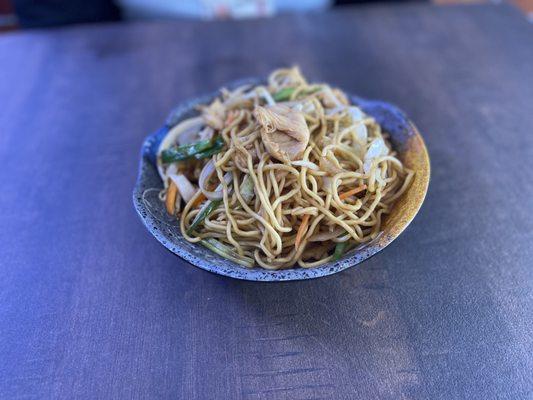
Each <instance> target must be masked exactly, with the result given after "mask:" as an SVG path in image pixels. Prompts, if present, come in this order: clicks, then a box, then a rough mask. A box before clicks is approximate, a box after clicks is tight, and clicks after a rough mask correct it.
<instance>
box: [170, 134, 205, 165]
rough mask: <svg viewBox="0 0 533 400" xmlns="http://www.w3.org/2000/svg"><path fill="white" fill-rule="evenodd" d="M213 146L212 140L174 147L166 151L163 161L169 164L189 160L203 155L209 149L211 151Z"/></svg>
mask: <svg viewBox="0 0 533 400" xmlns="http://www.w3.org/2000/svg"><path fill="white" fill-rule="evenodd" d="M212 146H213V143H212V142H211V140H202V141H200V142H197V143H193V144H187V145H184V146H174V147H171V148H170V149H165V150H163V152H162V153H161V161H163V163H165V164H168V163H172V162H176V161H183V160H187V159H188V158H191V157H193V156H195V155H196V154H198V153H201V152H203V151H205V150H207V149H210V148H211V147H212Z"/></svg>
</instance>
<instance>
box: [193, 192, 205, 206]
mask: <svg viewBox="0 0 533 400" xmlns="http://www.w3.org/2000/svg"><path fill="white" fill-rule="evenodd" d="M205 199H206V197H205V194H203V193H200V194H199V195H198V197H197V198H196V199H195V200H194V203H192V207H193V208H194V207H198V206H199V205H200V203H201V202H202V201H204V200H205Z"/></svg>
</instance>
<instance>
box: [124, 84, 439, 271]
mask: <svg viewBox="0 0 533 400" xmlns="http://www.w3.org/2000/svg"><path fill="white" fill-rule="evenodd" d="M251 80H253V82H257V81H258V80H257V79H254V78H251V79H250V78H249V79H245V80H239V81H236V82H233V83H231V84H229V85H226V86H225V87H230V88H231V87H236V86H238V85H240V84H242V82H250V81H251ZM218 94H219V91H218V90H217V91H216V92H213V93H210V94H208V95H203V96H199V97H196V98H195V99H192V100H190V101H186V102H182V103H181V104H180V105H178V107H177V108H175V110H181V117H180V118H177V119H174V120H172V116H173V115H175V111H173V112H172V113H171V114H170V116H169V118H167V122H166V124H165V125H164V128H161V129H159V130H158V131H156V132H155V133H153V134H151V135H149V136H147V137H146V138H145V140H144V141H143V145H142V149H141V154H140V156H141V157H140V162H139V172H138V175H137V179H136V183H135V187H134V190H133V204H134V208H135V210H136V211H137V214H138V215H139V217H140V218H141V221H142V222H143V224H144V225H145V227H146V228H147V229H148V231H149V232H150V233H151V234H152V235H153V236H154V237H155V238H156V239H157V240H158V241H159V242H160V243H161V244H162V245H163V246H164V247H165V248H167V249H168V250H169V251H171V252H172V253H174V254H175V255H177V256H179V257H180V258H182V259H184V260H185V261H187V262H188V263H190V264H192V265H194V266H196V267H198V268H201V269H204V270H206V271H209V272H212V273H215V274H219V275H224V276H228V277H231V278H235V279H241V280H248V281H268V282H274V281H276V282H279V281H293V280H305V279H314V278H319V277H322V276H328V275H332V274H335V273H337V272H340V271H343V270H345V269H347V268H350V267H353V266H355V265H357V264H359V263H361V262H362V261H364V260H366V259H368V258H370V257H372V256H373V255H375V254H377V253H378V252H379V251H381V250H383V249H384V248H385V247H387V246H388V245H389V244H390V243H392V242H393V241H394V240H395V239H396V238H397V237H398V236H400V234H401V233H402V232H403V231H404V230H405V229H406V228H407V227H408V226H409V225H410V223H411V222H412V221H413V219H414V218H415V216H416V215H417V213H418V211H419V210H420V208H421V207H422V204H423V203H424V200H425V197H426V194H427V191H428V188H429V182H430V176H431V165H430V159H429V153H428V151H427V147H426V145H425V143H424V139H423V137H422V135H421V134H420V131H419V130H418V129H417V127H416V126H415V125H414V123H413V122H412V121H411V120H409V118H407V116H406V115H405V113H403V112H402V111H401V110H400V109H399V108H398V107H396V106H394V105H393V104H390V103H387V102H384V101H379V100H366V99H364V98H361V97H358V96H353V95H349V97H350V100H352V102H354V103H355V104H357V105H358V106H361V108H363V110H364V109H365V106H367V108H368V107H369V106H370V105H372V106H374V107H375V106H379V107H383V108H384V109H386V110H387V111H388V112H392V113H393V114H395V116H396V117H398V118H401V120H402V121H404V122H405V123H406V126H405V128H406V129H407V130H409V131H410V132H409V133H410V134H409V138H410V139H409V140H415V141H416V144H415V146H416V147H417V151H418V153H419V154H418V157H419V158H420V160H419V161H420V162H421V164H422V165H423V168H421V169H420V171H419V172H423V173H422V176H421V177H420V179H422V181H421V182H419V183H418V186H419V189H420V190H419V196H418V199H417V202H416V204H415V205H414V206H413V207H410V208H407V210H406V212H405V213H404V214H402V218H401V219H400V221H399V222H398V223H397V224H395V225H394V233H387V232H382V233H384V234H380V236H378V237H377V238H376V239H375V240H374V241H372V242H369V243H366V244H365V245H363V246H361V247H359V248H356V249H352V250H351V251H350V252H348V253H347V254H346V255H345V256H343V257H342V258H341V259H340V260H338V261H336V262H333V263H332V262H330V263H327V264H324V265H322V266H318V267H314V268H302V267H293V268H289V269H282V270H267V269H264V268H261V267H258V266H256V267H254V268H245V267H242V266H240V265H238V264H235V263H231V262H229V261H228V260H225V259H223V258H222V257H220V256H218V255H217V254H215V253H212V252H210V250H208V249H207V248H205V251H209V252H210V255H211V256H213V257H215V258H220V259H222V260H224V261H225V262H229V263H230V264H233V266H234V267H232V268H227V267H221V266H219V265H217V264H216V263H212V262H209V261H207V260H205V259H202V258H200V257H198V256H196V255H195V254H193V253H191V252H189V251H188V250H187V249H184V248H183V247H180V245H179V243H176V242H175V238H174V239H172V238H169V237H167V236H166V235H164V234H163V233H162V232H161V230H160V229H158V227H157V225H158V224H159V223H160V221H157V220H156V218H154V216H153V215H152V214H151V213H150V212H147V211H146V205H145V204H144V202H143V200H142V198H143V194H144V192H145V190H146V189H145V190H142V192H141V188H142V182H143V178H144V171H145V168H150V167H152V168H154V169H156V166H155V165H154V164H155V163H154V161H155V160H154V159H151V157H150V155H149V154H152V153H153V149H154V147H155V148H157V147H158V140H160V138H161V137H164V136H165V135H166V132H165V129H166V130H167V131H168V129H169V127H171V126H174V125H175V124H176V123H179V122H180V121H181V120H182V119H184V118H186V117H187V116H186V115H184V114H187V112H190V111H191V110H192V109H193V108H194V107H195V106H196V105H198V104H201V103H205V102H206V101H209V100H210V99H212V98H213V97H215V96H217V95H218ZM169 121H170V122H169ZM172 124H174V125H172ZM165 127H166V128H165ZM157 176H159V174H158V175H157ZM409 190H410V189H408V192H409ZM408 192H406V194H407V193H408ZM406 194H405V195H406ZM176 221H178V220H176ZM181 240H184V239H182V238H181ZM198 246H200V245H198Z"/></svg>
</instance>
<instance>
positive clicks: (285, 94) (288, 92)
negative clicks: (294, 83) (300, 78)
mask: <svg viewBox="0 0 533 400" xmlns="http://www.w3.org/2000/svg"><path fill="white" fill-rule="evenodd" d="M295 89H296V88H293V87H288V88H283V89H281V90H280V91H279V92H276V93H274V95H273V96H272V98H273V99H274V100H275V101H286V100H289V99H290V98H291V96H292V94H293V93H294V90H295Z"/></svg>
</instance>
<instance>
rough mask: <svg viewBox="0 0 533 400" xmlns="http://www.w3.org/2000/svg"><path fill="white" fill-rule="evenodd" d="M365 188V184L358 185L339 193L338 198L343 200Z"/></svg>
mask: <svg viewBox="0 0 533 400" xmlns="http://www.w3.org/2000/svg"><path fill="white" fill-rule="evenodd" d="M365 189H366V185H361V186H358V187H356V188H355V189H352V190H348V191H347V192H344V193H341V194H339V199H341V200H344V199H345V198H347V197H350V196H353V195H354V194H357V193H359V192H362V191H363V190H365Z"/></svg>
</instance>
